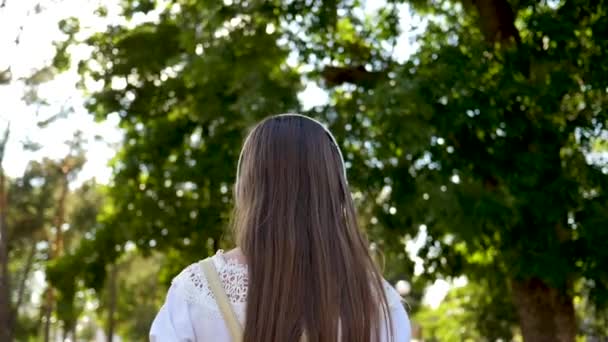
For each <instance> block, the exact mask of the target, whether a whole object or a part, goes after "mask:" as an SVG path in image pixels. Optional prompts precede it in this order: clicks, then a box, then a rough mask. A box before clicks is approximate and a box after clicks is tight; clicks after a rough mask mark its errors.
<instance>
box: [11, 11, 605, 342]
mask: <svg viewBox="0 0 608 342" xmlns="http://www.w3.org/2000/svg"><path fill="white" fill-rule="evenodd" d="M607 15H608V2H606V1H583V0H551V1H549V0H547V1H533V0H485V1H484V0H451V1H450V0H410V1H401V0H323V1H321V0H282V1H280V0H266V1H264V0H223V1H220V0H213V1H209V0H110V1H95V0H39V1H34V0H1V1H0V37H1V39H0V105H1V107H0V108H1V109H0V161H1V165H2V168H1V169H0V171H1V173H0V340H1V341H10V340H15V341H93V340H112V337H113V340H114V341H118V340H121V341H143V340H146V338H147V332H148V329H149V326H150V323H151V321H152V319H153V317H154V315H155V313H156V311H157V310H158V308H159V307H160V305H162V302H163V299H164V294H165V291H166V289H167V288H168V286H169V284H170V282H171V279H172V277H173V276H175V275H176V274H177V273H178V272H179V271H180V270H181V269H182V268H183V267H184V266H186V265H188V264H190V263H192V262H194V261H196V260H199V259H201V258H204V257H205V256H206V255H208V254H210V253H212V252H213V251H214V250H216V249H217V248H227V247H230V246H231V243H230V237H229V236H228V235H226V234H225V233H224V232H225V229H226V227H227V225H228V221H229V215H230V209H231V205H232V197H231V186H232V184H233V182H234V174H235V166H236V161H237V157H238V152H239V147H240V145H241V143H242V140H243V138H244V135H245V134H246V131H247V128H248V127H250V126H251V125H253V124H254V123H255V122H257V121H258V120H260V119H261V118H263V117H266V116H268V115H271V114H278V113H284V112H300V113H304V114H306V115H309V116H311V117H314V118H317V119H319V120H320V121H322V122H323V123H324V124H326V125H327V126H328V127H329V128H330V129H331V130H332V131H333V132H334V133H335V135H336V137H337V139H338V141H339V144H340V145H341V147H342V148H343V151H344V155H345V159H346V163H347V167H348V176H349V182H350V184H351V186H352V190H353V198H354V199H355V201H356V203H357V206H358V210H359V215H360V222H361V225H362V228H364V229H365V230H366V232H367V234H368V235H369V236H370V239H371V240H372V241H373V243H372V245H371V246H370V248H372V249H374V250H375V251H376V252H378V255H381V257H380V258H379V259H380V260H381V263H382V265H383V267H384V270H385V275H386V277H387V279H388V280H389V281H390V282H391V283H392V284H394V285H395V286H396V287H397V289H398V290H399V291H400V292H401V293H402V294H403V295H404V299H405V301H406V303H407V304H406V305H407V308H408V311H409V312H410V315H411V318H412V322H413V325H414V328H415V329H414V330H415V331H414V332H415V335H416V337H417V338H418V339H421V340H424V341H511V340H524V341H526V342H529V341H562V342H569V341H575V340H576V341H605V340H606V339H608V328H607V327H608V311H607V305H608V244H607V241H608V130H607V129H606V125H607V124H608V115H607V112H606V105H607V102H608V16H607Z"/></svg>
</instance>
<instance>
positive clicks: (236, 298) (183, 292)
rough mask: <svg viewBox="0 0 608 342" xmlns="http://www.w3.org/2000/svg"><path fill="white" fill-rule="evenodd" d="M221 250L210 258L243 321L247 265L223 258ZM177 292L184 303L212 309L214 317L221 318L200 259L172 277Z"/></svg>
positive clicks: (245, 301)
mask: <svg viewBox="0 0 608 342" xmlns="http://www.w3.org/2000/svg"><path fill="white" fill-rule="evenodd" d="M223 254H224V253H223V251H221V250H220V251H218V252H217V253H216V254H215V255H214V256H213V257H212V258H211V260H212V261H213V263H214V264H215V268H216V269H217V272H218V275H219V277H220V280H221V282H222V286H223V287H224V291H225V292H226V295H227V296H228V300H229V301H230V303H231V304H232V305H233V307H234V309H235V312H236V314H237V316H239V320H242V318H243V315H244V311H245V305H246V303H247V286H248V273H247V266H245V265H242V264H239V263H237V262H236V261H233V260H226V259H225V258H224V255H223ZM172 283H173V286H174V287H175V289H176V292H177V293H178V294H179V295H180V297H182V298H183V299H184V300H185V301H186V302H187V303H192V304H197V305H202V306H204V307H205V308H207V309H209V310H211V311H212V313H213V314H214V315H213V316H214V317H221V312H220V309H219V307H218V305H217V302H216V301H215V296H214V295H213V292H212V291H211V288H210V287H209V284H208V283H207V279H206V278H205V275H204V274H203V270H202V269H201V265H200V262H197V263H194V264H192V265H190V266H188V267H186V268H185V269H184V270H183V271H182V272H181V273H180V274H179V275H178V276H176V277H175V278H174V279H173V282H172Z"/></svg>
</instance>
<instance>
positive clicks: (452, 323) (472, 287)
mask: <svg viewBox="0 0 608 342" xmlns="http://www.w3.org/2000/svg"><path fill="white" fill-rule="evenodd" d="M487 285H488V284H483V285H482V284H475V283H468V284H467V285H465V286H463V287H457V288H453V289H452V290H450V292H449V293H448V295H447V297H446V298H445V299H444V301H443V302H442V303H441V305H440V306H439V307H438V308H436V309H432V308H429V307H424V308H423V309H422V310H420V311H419V312H418V313H417V314H416V316H415V319H416V321H417V322H418V323H419V324H420V325H421V326H422V327H423V328H422V336H423V337H424V338H425V340H428V341H445V342H449V341H498V340H501V341H512V340H513V337H514V336H513V332H514V330H515V328H514V327H515V326H516V324H517V323H516V322H517V318H516V316H515V312H514V311H515V310H514V308H513V303H511V300H510V298H509V296H505V293H506V292H507V290H506V289H505V288H504V286H503V287H502V288H496V287H492V286H487Z"/></svg>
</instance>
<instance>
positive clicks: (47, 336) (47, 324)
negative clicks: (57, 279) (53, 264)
mask: <svg viewBox="0 0 608 342" xmlns="http://www.w3.org/2000/svg"><path fill="white" fill-rule="evenodd" d="M54 302H55V300H54V295H53V288H52V287H50V286H49V287H48V289H47V293H46V307H45V311H44V342H49V341H50V340H51V314H52V313H53V304H54Z"/></svg>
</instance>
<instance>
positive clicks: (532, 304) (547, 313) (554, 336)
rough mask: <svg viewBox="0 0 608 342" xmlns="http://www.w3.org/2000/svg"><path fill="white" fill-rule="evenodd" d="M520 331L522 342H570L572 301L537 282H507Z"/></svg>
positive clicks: (573, 323) (572, 336)
mask: <svg viewBox="0 0 608 342" xmlns="http://www.w3.org/2000/svg"><path fill="white" fill-rule="evenodd" d="M511 287H512V290H513V291H512V292H513V296H514V298H513V299H514V302H515V304H516V306H517V311H518V315H519V320H520V327H521V332H522V336H523V338H524V341H526V342H545V341H546V342H574V341H575V338H576V318H575V315H574V305H573V303H572V298H571V297H570V296H569V295H568V294H566V293H564V292H563V291H559V290H557V289H554V288H552V287H550V286H549V285H547V284H546V283H545V282H543V281H542V280H540V279H536V278H532V279H527V280H512V281H511Z"/></svg>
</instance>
